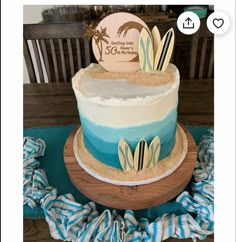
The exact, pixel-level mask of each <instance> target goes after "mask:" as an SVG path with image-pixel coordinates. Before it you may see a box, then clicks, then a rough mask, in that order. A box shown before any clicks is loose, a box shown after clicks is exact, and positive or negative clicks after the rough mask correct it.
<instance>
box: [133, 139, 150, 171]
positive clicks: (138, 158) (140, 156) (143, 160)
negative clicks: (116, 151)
mask: <svg viewBox="0 0 236 242" xmlns="http://www.w3.org/2000/svg"><path fill="white" fill-rule="evenodd" d="M148 158H149V151H148V146H147V142H146V141H145V140H144V139H142V140H140V141H139V143H138V144H137V146H136V149H135V152H134V170H136V171H140V170H142V169H143V168H144V167H146V166H147V162H148Z"/></svg>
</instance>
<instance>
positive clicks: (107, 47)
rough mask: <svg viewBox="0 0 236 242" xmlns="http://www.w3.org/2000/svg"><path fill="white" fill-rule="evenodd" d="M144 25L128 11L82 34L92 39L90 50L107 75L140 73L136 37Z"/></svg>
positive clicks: (110, 17)
mask: <svg viewBox="0 0 236 242" xmlns="http://www.w3.org/2000/svg"><path fill="white" fill-rule="evenodd" d="M143 28H145V29H147V30H148V31H149V29H148V26H147V25H146V24H145V22H144V21H143V20H142V19H141V18H139V17H137V16H136V15H133V14H131V13H127V12H118V13H114V14H110V15H108V16H106V17H105V18H103V19H102V20H101V21H100V22H99V23H98V25H97V26H96V27H93V26H91V25H89V26H88V27H87V28H86V30H87V32H86V33H85V34H86V36H88V37H92V49H93V53H94V56H95V58H96V60H97V61H98V63H99V64H100V65H101V66H102V67H103V68H104V69H106V70H107V71H109V72H136V71H140V64H139V54H138V48H139V36H140V33H141V31H142V29H143Z"/></svg>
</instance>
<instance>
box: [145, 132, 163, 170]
mask: <svg viewBox="0 0 236 242" xmlns="http://www.w3.org/2000/svg"><path fill="white" fill-rule="evenodd" d="M160 150H161V142H160V139H159V137H158V136H156V137H155V138H154V139H153V140H152V142H151V144H150V145H149V161H148V164H147V166H146V168H152V167H154V166H155V165H157V162H158V159H159V155H160Z"/></svg>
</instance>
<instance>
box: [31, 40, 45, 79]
mask: <svg viewBox="0 0 236 242" xmlns="http://www.w3.org/2000/svg"><path fill="white" fill-rule="evenodd" d="M31 42H32V46H33V50H34V55H35V60H36V64H37V68H38V73H39V81H40V82H41V83H44V82H45V81H44V77H43V69H42V64H41V58H40V55H39V49H38V45H37V41H36V40H31Z"/></svg>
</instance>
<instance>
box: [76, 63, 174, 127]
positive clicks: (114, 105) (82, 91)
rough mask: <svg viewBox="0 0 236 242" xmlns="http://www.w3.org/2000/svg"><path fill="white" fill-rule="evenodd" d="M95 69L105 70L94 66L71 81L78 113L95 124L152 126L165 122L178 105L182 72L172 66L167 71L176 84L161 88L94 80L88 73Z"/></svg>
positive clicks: (82, 70) (119, 81)
mask: <svg viewBox="0 0 236 242" xmlns="http://www.w3.org/2000/svg"><path fill="white" fill-rule="evenodd" d="M94 68H102V67H100V65H98V64H91V65H90V66H89V67H87V68H85V69H81V70H80V71H79V72H78V73H77V74H76V75H75V76H74V77H73V79H72V85H73V89H74V91H75V95H76V98H77V102H78V108H79V111H80V113H82V115H83V116H85V117H87V118H88V119H90V120H91V121H93V122H94V123H97V124H100V125H106V126H112V127H126V126H129V125H138V124H143V123H149V122H153V121H157V120H160V119H162V118H163V117H164V116H165V115H166V114H167V113H168V112H170V111H171V110H172V109H173V108H174V107H176V105H177V102H178V87H179V72H178V69H177V68H176V67H175V66H174V65H173V64H169V66H168V68H167V70H166V73H170V74H171V77H172V78H173V81H172V82H169V83H168V84H165V85H160V86H144V85H139V84H135V83H131V82H129V81H127V80H101V79H97V78H93V77H91V75H90V74H89V73H90V70H91V69H94ZM157 75H158V74H157Z"/></svg>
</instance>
